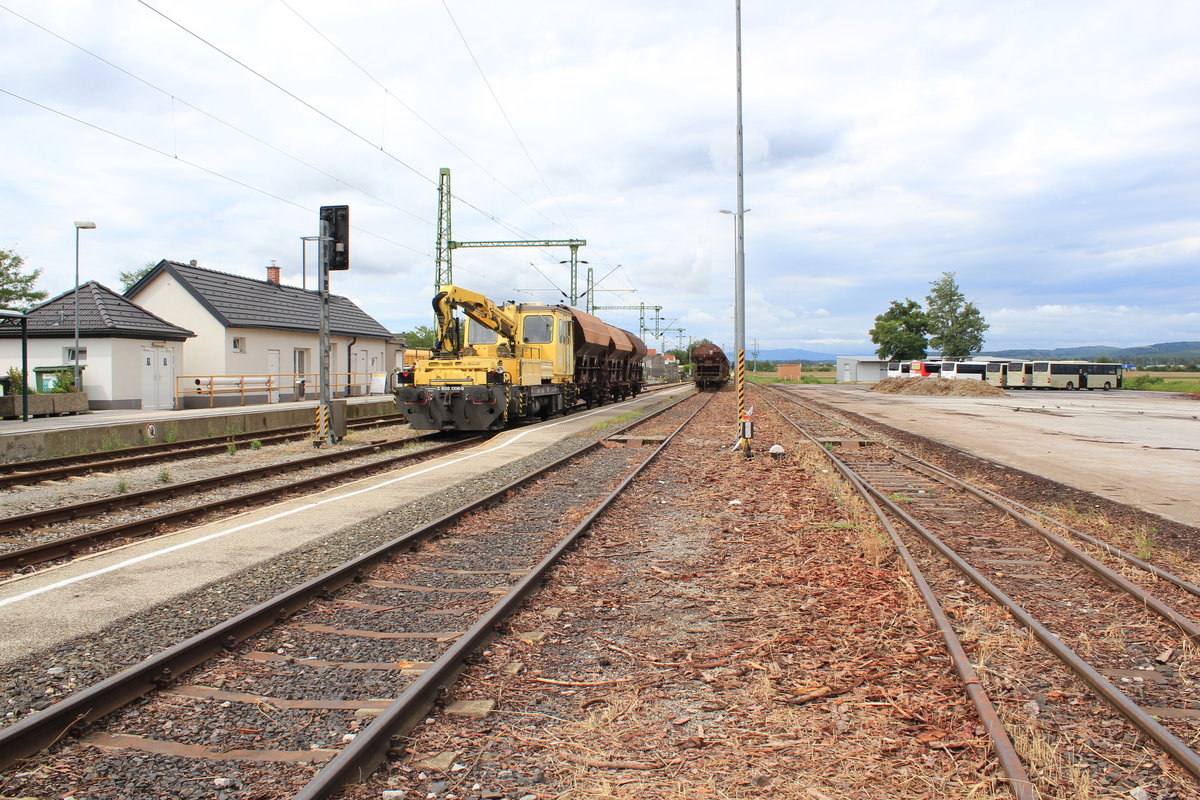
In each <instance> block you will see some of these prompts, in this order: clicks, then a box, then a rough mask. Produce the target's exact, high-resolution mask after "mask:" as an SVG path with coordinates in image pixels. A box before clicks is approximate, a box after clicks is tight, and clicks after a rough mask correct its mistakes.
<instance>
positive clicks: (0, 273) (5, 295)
mask: <svg viewBox="0 0 1200 800" xmlns="http://www.w3.org/2000/svg"><path fill="white" fill-rule="evenodd" d="M24 266H25V259H23V258H21V256H20V255H19V254H18V253H17V252H16V251H14V250H0V308H8V309H12V310H14V311H28V310H29V308H30V307H32V306H34V305H36V304H37V303H40V302H41V301H42V300H45V299H46V292H45V291H42V290H39V289H36V288H34V284H36V283H37V279H38V278H40V277H41V276H42V271H41V270H40V269H35V270H33V271H32V272H28V273H22V272H21V268H22V267H24Z"/></svg>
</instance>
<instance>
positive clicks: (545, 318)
mask: <svg viewBox="0 0 1200 800" xmlns="http://www.w3.org/2000/svg"><path fill="white" fill-rule="evenodd" d="M524 327H525V331H524V334H523V336H522V340H523V341H524V342H525V344H550V342H552V341H554V317H553V316H552V315H550V314H533V315H530V316H528V317H526V318H525V323H524Z"/></svg>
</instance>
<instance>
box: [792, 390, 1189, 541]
mask: <svg viewBox="0 0 1200 800" xmlns="http://www.w3.org/2000/svg"><path fill="white" fill-rule="evenodd" d="M869 388H870V387H869V386H855V385H845V386H820V387H817V386H812V387H807V386H806V387H802V388H794V389H793V391H797V392H798V393H799V394H800V396H801V397H803V396H804V395H806V394H809V393H811V395H812V396H813V397H815V398H816V399H818V400H822V401H824V402H826V403H829V404H831V405H835V406H838V407H839V408H844V409H846V410H847V411H854V412H856V413H859V414H862V415H863V416H865V417H870V418H871V419H876V420H879V421H880V422H883V423H885V424H887V425H891V426H893V427H896V428H900V429H901V430H905V431H909V432H911V433H915V434H918V435H920V436H925V437H928V438H930V439H933V440H934V441H937V442H942V443H943V444H948V445H950V446H951V447H956V448H958V449H959V450H964V451H966V452H968V453H971V454H973V455H976V456H979V457H981V458H986V459H989V460H991V461H995V462H998V463H1000V464H1007V465H1009V466H1013V467H1016V468H1017V469H1022V470H1025V471H1027V472H1032V473H1034V474H1035V475H1042V476H1044V477H1046V478H1050V479H1051V480H1055V481H1058V482H1059V483H1065V484H1067V485H1068V486H1074V487H1075V488H1077V489H1083V490H1085V491H1088V492H1092V493H1094V494H1098V495H1100V496H1101V497H1107V498H1109V499H1110V500H1116V501H1117V502H1119V503H1125V504H1127V505H1131V506H1135V507H1137V508H1141V509H1145V510H1146V511H1150V512H1153V513H1155V514H1160V515H1162V516H1164V517H1167V518H1168V519H1173V520H1176V521H1177V522H1182V523H1185V524H1187V525H1193V526H1197V527H1200V402H1198V401H1196V400H1192V399H1190V398H1186V397H1182V396H1179V395H1175V394H1171V393H1168V392H1135V391H1119V392H1100V391H1093V392H1083V391H1077V392H1050V391H1010V392H1009V393H1008V396H1007V397H921V396H915V395H899V394H884V393H883V392H872V391H869Z"/></svg>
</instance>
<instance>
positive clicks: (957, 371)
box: [940, 361, 987, 381]
mask: <svg viewBox="0 0 1200 800" xmlns="http://www.w3.org/2000/svg"><path fill="white" fill-rule="evenodd" d="M986 374H987V362H985V361H943V362H942V371H941V373H940V377H943V378H946V379H947V380H951V381H954V380H959V381H961V380H968V381H981V380H983V378H984V375H986Z"/></svg>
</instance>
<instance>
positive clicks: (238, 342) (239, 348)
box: [233, 336, 246, 353]
mask: <svg viewBox="0 0 1200 800" xmlns="http://www.w3.org/2000/svg"><path fill="white" fill-rule="evenodd" d="M233 352H235V353H244V352H246V337H245V336H235V337H233Z"/></svg>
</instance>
